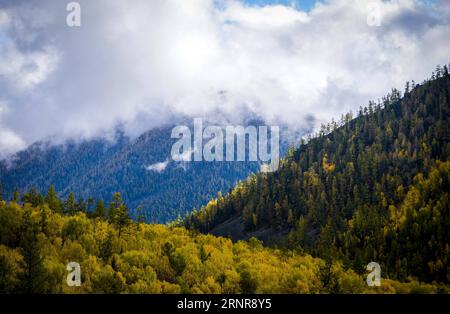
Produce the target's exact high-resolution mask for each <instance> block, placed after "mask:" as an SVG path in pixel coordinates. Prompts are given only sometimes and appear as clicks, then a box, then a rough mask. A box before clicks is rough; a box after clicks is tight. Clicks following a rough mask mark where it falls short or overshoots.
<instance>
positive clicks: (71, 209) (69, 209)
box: [64, 192, 76, 215]
mask: <svg viewBox="0 0 450 314" xmlns="http://www.w3.org/2000/svg"><path fill="white" fill-rule="evenodd" d="M64 211H65V212H66V213H67V214H69V215H73V214H75V212H76V200H75V194H73V192H70V193H69V196H68V197H67V199H66V201H65V202H64Z"/></svg>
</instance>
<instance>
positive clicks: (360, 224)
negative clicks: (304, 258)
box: [185, 66, 450, 283]
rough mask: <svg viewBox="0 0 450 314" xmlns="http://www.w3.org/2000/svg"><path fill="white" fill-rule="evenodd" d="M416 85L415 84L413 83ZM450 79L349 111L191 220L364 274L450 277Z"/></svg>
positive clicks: (437, 77) (441, 72)
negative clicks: (377, 268)
mask: <svg viewBox="0 0 450 314" xmlns="http://www.w3.org/2000/svg"><path fill="white" fill-rule="evenodd" d="M411 86H412V89H411ZM449 102H450V76H449V73H448V68H447V67H446V66H445V67H444V68H440V67H438V69H437V70H436V72H435V73H433V75H432V77H431V79H430V80H427V81H425V82H424V83H423V84H421V85H416V84H410V83H407V85H406V88H405V93H404V95H403V97H401V94H400V92H399V91H397V90H393V91H392V93H390V94H389V95H388V96H386V97H384V98H383V99H382V100H380V101H379V102H377V103H374V102H370V103H369V105H368V107H366V108H361V109H360V111H359V113H358V116H357V117H356V118H352V117H351V115H347V116H345V117H344V118H343V119H342V120H341V121H340V122H339V123H332V124H329V125H326V126H323V127H322V129H321V131H320V132H319V133H318V134H317V135H316V136H314V137H313V138H311V139H310V140H309V141H308V142H307V143H304V144H302V145H301V146H300V147H299V148H297V149H293V150H291V151H290V152H289V153H288V156H287V157H286V158H285V160H283V161H282V163H281V166H280V168H279V170H278V171H276V172H274V173H269V174H261V173H259V174H256V175H253V176H251V177H250V178H249V179H248V180H246V181H244V182H242V183H240V184H239V185H238V186H236V187H235V188H234V189H233V190H232V191H231V192H230V193H229V194H227V195H225V196H221V197H218V198H216V199H214V200H212V201H211V202H209V203H208V204H207V205H206V206H204V207H202V208H201V209H200V210H199V211H196V212H194V213H193V214H192V215H189V216H188V217H187V218H186V221H185V225H186V226H187V227H188V228H191V229H196V230H199V231H202V232H210V233H212V234H215V235H222V236H229V237H231V238H232V239H233V240H239V239H248V238H250V237H253V236H254V237H257V238H260V239H261V240H264V242H265V243H266V244H271V245H276V246H283V247H288V248H295V249H298V250H301V251H304V252H307V253H309V254H312V255H313V256H317V257H321V258H325V259H327V260H336V259H339V260H342V261H343V263H344V265H346V266H347V267H352V268H353V269H355V270H356V271H357V272H359V273H362V272H364V271H365V267H366V265H367V264H368V263H369V262H371V261H375V262H378V263H379V264H380V265H381V269H382V272H383V274H384V275H383V277H384V276H386V277H389V278H396V279H399V280H406V279H407V278H409V277H415V278H418V279H419V280H423V281H428V282H432V281H437V282H444V283H449V282H450V275H449V274H450V209H449V191H450V189H449V182H450V160H449V157H450V130H449V125H450V116H449V113H450V108H449Z"/></svg>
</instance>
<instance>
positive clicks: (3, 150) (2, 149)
mask: <svg viewBox="0 0 450 314" xmlns="http://www.w3.org/2000/svg"><path fill="white" fill-rule="evenodd" d="M25 147H26V144H25V142H24V141H23V140H22V139H21V138H20V137H19V136H18V135H17V134H15V133H14V132H13V131H11V130H7V129H1V128H0V158H4V157H7V156H8V155H10V154H12V153H14V152H16V151H18V150H21V149H24V148H25Z"/></svg>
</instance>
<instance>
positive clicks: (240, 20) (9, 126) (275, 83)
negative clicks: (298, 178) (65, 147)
mask: <svg viewBox="0 0 450 314" xmlns="http://www.w3.org/2000/svg"><path fill="white" fill-rule="evenodd" d="M67 2H68V1H67ZM67 2H65V1H61V0H41V1H39V2H37V1H25V0H0V156H7V155H9V154H12V153H14V152H17V151H18V150H21V149H24V148H25V147H27V146H28V145H30V144H31V143H33V142H35V141H37V140H41V139H48V138H51V139H52V140H53V141H55V142H58V141H59V142H61V141H64V140H66V139H69V138H70V139H89V138H92V137H98V136H104V137H111V134H113V131H114V129H115V128H116V127H117V126H118V125H120V126H121V127H122V128H123V129H124V130H125V132H127V133H128V134H129V135H131V136H135V135H138V134H140V133H141V132H144V131H146V130H148V129H150V128H152V127H154V126H158V125H162V124H165V123H170V122H173V119H174V117H178V116H187V117H207V118H211V119H212V118H214V119H219V120H220V119H223V120H225V121H230V123H231V122H232V123H234V124H238V123H239V122H240V121H241V120H242V119H243V117H245V116H246V115H247V114H249V113H253V114H256V115H258V116H260V117H262V118H264V119H265V120H266V121H267V123H268V124H283V125H288V126H289V127H290V128H292V129H295V128H299V129H301V128H304V127H306V126H310V124H311V123H312V124H313V125H314V126H317V125H319V124H320V123H322V122H328V121H330V119H331V118H333V117H334V118H339V116H340V115H341V114H342V113H346V112H348V111H349V110H353V112H355V111H356V110H357V109H358V108H359V106H361V105H366V104H367V103H368V101H369V100H376V99H378V98H380V97H382V96H383V95H385V94H386V93H387V92H389V91H390V90H391V88H393V87H395V88H398V89H403V87H404V84H405V81H407V80H415V81H416V82H420V81H422V80H424V79H425V78H427V77H429V76H430V73H431V71H432V70H434V68H435V66H436V65H437V64H441V65H442V64H448V62H449V61H450V60H449V59H450V58H449V57H450V41H449V40H448V38H450V1H446V0H434V1H430V0H428V1H426V2H424V1H419V0H391V1H381V0H373V1H372V0H369V1H359V0H325V1H319V2H316V3H312V1H300V0H299V1H297V2H296V3H295V5H293V3H292V2H291V1H283V0H279V1H275V0H273V1H269V0H245V1H240V0H189V1H184V0H183V1H180V0H165V1H158V0H155V1H146V0H135V1H133V2H129V1H119V0H96V1H92V0H80V1H78V2H79V3H80V6H81V27H69V26H68V25H67V24H66V17H67V14H69V12H68V11H66V4H67Z"/></svg>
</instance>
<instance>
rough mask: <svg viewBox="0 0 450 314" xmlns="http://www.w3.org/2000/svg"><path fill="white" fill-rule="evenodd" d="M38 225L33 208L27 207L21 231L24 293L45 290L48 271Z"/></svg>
mask: <svg viewBox="0 0 450 314" xmlns="http://www.w3.org/2000/svg"><path fill="white" fill-rule="evenodd" d="M38 232H39V230H38V227H37V225H36V224H35V223H34V222H33V221H32V218H31V209H26V210H25V213H24V217H23V226H22V233H21V244H20V246H21V251H22V256H23V261H22V267H23V272H22V273H21V274H20V276H19V277H20V290H21V292H23V293H43V292H45V282H46V271H45V268H44V264H43V257H42V256H41V251H40V247H39V243H38V238H37V235H38Z"/></svg>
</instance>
